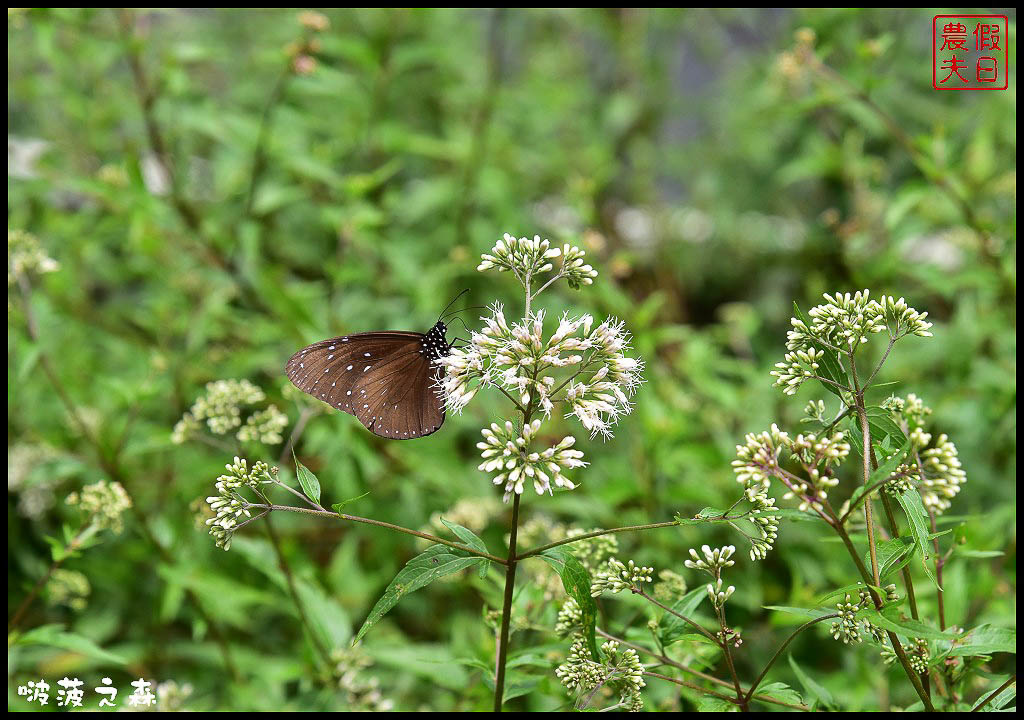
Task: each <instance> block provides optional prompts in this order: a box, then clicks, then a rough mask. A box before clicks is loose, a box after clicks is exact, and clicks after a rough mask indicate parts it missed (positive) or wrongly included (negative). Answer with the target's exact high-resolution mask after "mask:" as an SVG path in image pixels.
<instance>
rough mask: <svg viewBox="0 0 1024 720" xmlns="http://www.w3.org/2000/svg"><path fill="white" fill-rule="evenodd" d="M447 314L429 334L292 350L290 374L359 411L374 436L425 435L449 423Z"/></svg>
mask: <svg viewBox="0 0 1024 720" xmlns="http://www.w3.org/2000/svg"><path fill="white" fill-rule="evenodd" d="M461 295H462V293H460V294H459V297H461ZM457 299H458V297H456V300H457ZM454 302H455V300H453V301H452V302H451V303H449V304H448V308H450V307H451V306H452V304H453V303H454ZM448 308H445V311H447V310H448ZM444 317H445V312H442V313H441V316H440V317H439V318H438V320H437V324H436V325H434V327H432V328H430V330H428V331H427V332H426V333H417V332H404V331H399V330H388V331H379V332H364V333H356V334H354V335H344V336H341V337H335V338H331V339H329V340H321V341H320V342H318V343H313V344H312V345H309V346H308V347H304V348H303V349H301V350H299V351H298V352H297V353H295V354H294V355H292V357H291V359H290V360H288V364H287V365H285V373H286V374H287V376H288V379H289V380H291V381H292V384H294V385H295V387H297V388H298V389H299V390H302V391H303V392H305V393H308V394H309V395H312V396H313V397H315V398H316V399H317V400H321V401H323V402H325V403H327V404H328V405H330V406H331V407H332V408H334V409H336V410H341V411H342V412H346V413H348V414H349V415H354V416H355V417H356V419H357V420H359V422H361V423H362V424H363V427H365V428H366V429H367V430H369V431H370V432H372V433H373V434H374V435H379V436H380V437H383V438H389V439H391V440H411V439H413V438H419V437H425V436H427V435H430V434H431V433H435V432H437V431H438V430H439V429H440V428H441V425H442V424H444V396H443V394H442V393H441V390H440V378H441V373H442V367H441V366H440V365H439V364H438V360H440V359H442V358H444V357H446V356H447V355H448V353H449V352H450V351H451V348H452V347H453V346H454V344H455V342H454V341H452V342H448V339H447V332H448V326H447V325H446V324H445V323H444V322H443V318H444Z"/></svg>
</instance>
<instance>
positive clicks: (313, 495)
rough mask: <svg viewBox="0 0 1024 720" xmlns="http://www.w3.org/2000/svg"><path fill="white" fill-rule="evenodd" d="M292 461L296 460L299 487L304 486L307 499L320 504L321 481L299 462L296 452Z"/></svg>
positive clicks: (303, 490)
mask: <svg viewBox="0 0 1024 720" xmlns="http://www.w3.org/2000/svg"><path fill="white" fill-rule="evenodd" d="M292 459H293V460H295V474H296V475H298V477H299V485H301V486H302V492H304V493H306V497H308V498H309V499H310V500H312V501H313V502H315V503H319V502H320V481H319V480H317V479H316V475H314V474H313V473H312V472H310V470H309V468H307V467H306V466H305V465H303V464H302V463H300V462H299V460H298V458H296V457H295V451H294V450H293V451H292Z"/></svg>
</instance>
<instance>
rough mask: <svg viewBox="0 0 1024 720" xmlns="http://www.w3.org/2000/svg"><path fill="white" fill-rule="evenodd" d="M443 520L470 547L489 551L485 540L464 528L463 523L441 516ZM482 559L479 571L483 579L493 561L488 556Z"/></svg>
mask: <svg viewBox="0 0 1024 720" xmlns="http://www.w3.org/2000/svg"><path fill="white" fill-rule="evenodd" d="M441 522H442V523H443V524H444V526H445V527H446V528H448V529H449V530H451V531H452V532H453V533H455V535H456V536H458V538H459V540H461V541H462V542H464V543H466V545H468V546H469V547H471V548H473V549H474V550H479V551H480V552H488V550H487V546H486V545H485V544H484V541H483V540H481V539H480V538H479V537H478V536H477V535H476V534H475V533H474V532H473V531H472V530H470V529H468V528H464V527H462V526H461V525H456V524H455V523H450V522H448V521H447V520H445V519H444V518H441ZM481 559H482V560H483V562H482V563H480V570H479V571H478V572H479V574H480V578H481V579H483V578H485V577H487V571H488V570H490V568H491V561H490V560H488V559H487V558H481Z"/></svg>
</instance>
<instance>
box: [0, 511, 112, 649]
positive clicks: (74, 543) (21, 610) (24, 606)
mask: <svg viewBox="0 0 1024 720" xmlns="http://www.w3.org/2000/svg"><path fill="white" fill-rule="evenodd" d="M92 517H93V516H90V517H89V519H88V520H86V521H85V523H83V524H82V527H81V528H79V530H78V532H77V533H75V536H74V537H73V538H71V541H70V542H69V543H68V546H67V547H66V548H65V549H64V552H63V553H62V554H61V556H60V557H59V558H57V559H56V560H54V561H53V562H52V563H51V564H50V569H49V570H47V571H46V574H45V575H43V576H42V577H41V578H39V580H38V581H37V582H36V584H35V585H34V586H33V587H32V590H30V591H29V594H28V595H26V596H25V599H24V600H22V601H21V605H19V606H18V609H17V610H16V611H15V612H14V615H13V616H12V617H11V619H10V621H9V622H8V623H7V632H8V633H9V632H11V631H12V630H14V629H15V628H16V627H17V626H18V625H19V623H21V620H22V618H23V617H24V615H25V613H26V612H27V611H28V609H29V607H30V606H31V605H32V601H33V600H35V599H36V596H37V595H39V593H40V592H41V591H42V589H43V588H44V587H46V583H47V582H48V581H49V580H50V578H51V577H52V576H53V573H54V572H55V571H56V570H57V568H59V567H60V566H61V565H63V564H64V561H65V560H67V559H68V558H69V557H71V553H73V552H74V551H75V550H76V549H77V548H78V544H79V543H80V542H81V541H82V536H83V535H85V532H86V530H88V529H89V528H90V526H91V525H92Z"/></svg>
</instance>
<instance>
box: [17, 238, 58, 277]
mask: <svg viewBox="0 0 1024 720" xmlns="http://www.w3.org/2000/svg"><path fill="white" fill-rule="evenodd" d="M59 269H60V264H59V263H58V262H57V261H56V260H54V259H53V258H52V257H50V256H49V255H47V254H46V251H45V250H44V249H43V246H42V244H41V243H40V242H39V238H37V237H36V236H35V235H33V234H32V233H29V232H25V231H24V230H8V231H7V285H8V286H10V285H14V284H15V283H17V282H19V281H20V280H21V279H22V278H28V277H30V276H32V275H43V274H45V273H52V272H56V271H57V270H59Z"/></svg>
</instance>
